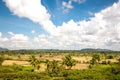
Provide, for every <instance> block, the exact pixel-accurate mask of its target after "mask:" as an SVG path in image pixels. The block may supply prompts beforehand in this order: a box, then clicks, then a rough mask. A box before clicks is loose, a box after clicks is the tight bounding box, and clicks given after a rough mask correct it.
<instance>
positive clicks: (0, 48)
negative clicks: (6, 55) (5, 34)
mask: <svg viewBox="0 0 120 80" xmlns="http://www.w3.org/2000/svg"><path fill="white" fill-rule="evenodd" d="M6 50H8V49H7V48H2V47H0V51H6Z"/></svg>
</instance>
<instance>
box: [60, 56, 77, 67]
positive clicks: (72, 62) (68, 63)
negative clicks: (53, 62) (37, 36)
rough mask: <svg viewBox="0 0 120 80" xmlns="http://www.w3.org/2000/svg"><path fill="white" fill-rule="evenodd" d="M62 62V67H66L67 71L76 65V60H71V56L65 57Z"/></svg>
mask: <svg viewBox="0 0 120 80" xmlns="http://www.w3.org/2000/svg"><path fill="white" fill-rule="evenodd" d="M62 60H63V65H66V66H67V67H68V69H71V68H72V66H75V65H76V60H74V59H72V57H71V55H67V56H65V57H64V58H63V59H62Z"/></svg>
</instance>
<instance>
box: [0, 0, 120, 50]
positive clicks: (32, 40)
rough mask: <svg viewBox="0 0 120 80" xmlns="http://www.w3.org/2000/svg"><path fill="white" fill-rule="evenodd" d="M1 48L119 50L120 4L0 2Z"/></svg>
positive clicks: (111, 0)
mask: <svg viewBox="0 0 120 80" xmlns="http://www.w3.org/2000/svg"><path fill="white" fill-rule="evenodd" d="M0 47H5V48H8V49H77V50H78V49H82V48H105V49H112V50H120V1H119V0H0Z"/></svg>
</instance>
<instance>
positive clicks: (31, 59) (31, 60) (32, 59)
mask: <svg viewBox="0 0 120 80" xmlns="http://www.w3.org/2000/svg"><path fill="white" fill-rule="evenodd" d="M29 62H30V64H31V65H32V66H34V67H36V66H37V65H38V64H39V61H38V60H37V59H36V58H35V56H34V55H32V56H30V60H29Z"/></svg>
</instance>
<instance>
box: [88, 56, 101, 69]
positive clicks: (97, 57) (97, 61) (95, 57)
mask: <svg viewBox="0 0 120 80" xmlns="http://www.w3.org/2000/svg"><path fill="white" fill-rule="evenodd" d="M99 62H100V55H98V54H94V55H93V56H92V60H90V67H91V66H92V65H95V64H98V63H99Z"/></svg>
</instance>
